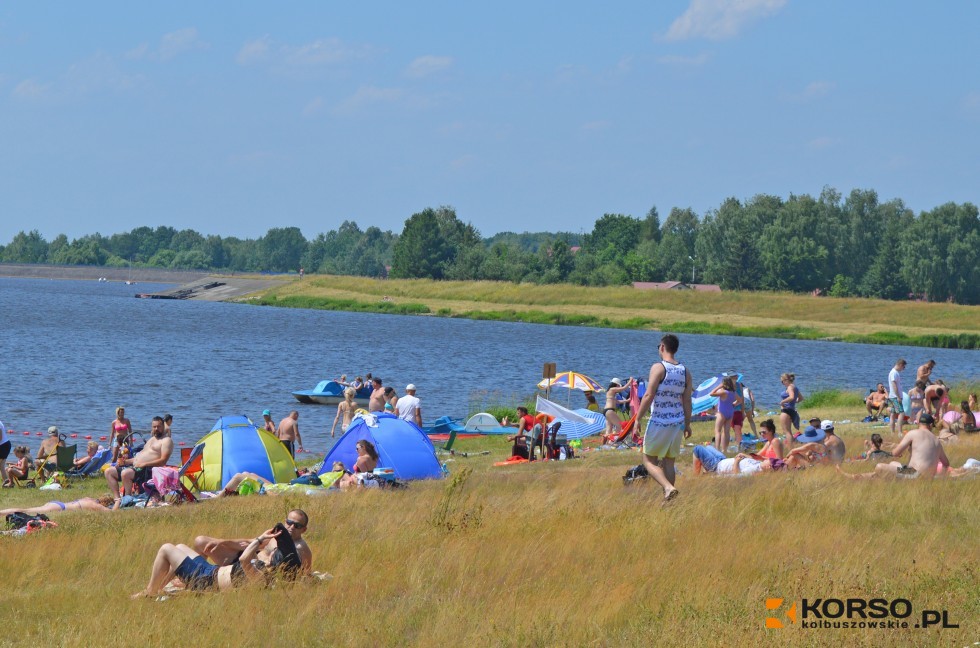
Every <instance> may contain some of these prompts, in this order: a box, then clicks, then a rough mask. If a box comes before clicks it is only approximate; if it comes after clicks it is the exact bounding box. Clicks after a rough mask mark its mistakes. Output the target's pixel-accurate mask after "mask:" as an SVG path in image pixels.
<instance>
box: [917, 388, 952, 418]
mask: <svg viewBox="0 0 980 648" xmlns="http://www.w3.org/2000/svg"><path fill="white" fill-rule="evenodd" d="M945 394H946V390H945V389H944V388H943V386H942V385H940V384H938V383H937V384H933V385H929V386H928V387H926V390H925V394H924V395H923V403H922V404H923V407H924V408H925V411H926V413H927V414H931V415H932V416H933V417H934V418H942V415H943V414H944V412H942V411H941V407H940V406H941V403H942V400H943V395H945Z"/></svg>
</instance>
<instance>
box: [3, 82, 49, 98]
mask: <svg viewBox="0 0 980 648" xmlns="http://www.w3.org/2000/svg"><path fill="white" fill-rule="evenodd" d="M50 89H51V85H50V84H47V83H38V82H37V81H35V80H34V79H24V80H23V81H21V82H20V83H18V84H17V85H16V86H14V89H13V90H12V91H11V93H10V94H12V95H13V96H15V97H17V98H19V99H39V98H41V97H43V96H45V95H46V94H47V93H48V90H50Z"/></svg>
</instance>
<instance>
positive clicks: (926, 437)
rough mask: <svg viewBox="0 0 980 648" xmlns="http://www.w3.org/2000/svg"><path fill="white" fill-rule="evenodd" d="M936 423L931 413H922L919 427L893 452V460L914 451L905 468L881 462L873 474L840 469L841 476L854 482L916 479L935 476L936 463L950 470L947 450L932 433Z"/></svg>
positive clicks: (894, 462)
mask: <svg viewBox="0 0 980 648" xmlns="http://www.w3.org/2000/svg"><path fill="white" fill-rule="evenodd" d="M935 424H936V421H935V419H933V418H932V415H931V414H925V413H923V414H921V415H920V416H919V427H917V428H915V429H912V430H909V432H908V433H907V434H906V435H905V437H904V438H903V439H902V440H901V441H899V443H898V445H896V446H895V449H894V450H892V456H893V457H901V456H902V455H903V454H905V451H906V450H911V456H910V457H909V462H908V463H907V464H904V465H903V464H901V463H899V462H897V461H892V462H889V463H880V464H878V465H877V466H875V471H874V472H873V473H864V474H860V475H849V474H847V473H845V472H843V471H840V467H838V468H837V470H838V471H840V472H841V474H842V475H845V476H847V477H850V478H851V479H871V478H873V477H896V476H897V477H905V478H906V479H915V478H916V477H919V476H921V475H924V476H926V477H935V475H936V466H937V464H938V465H942V467H943V470H945V469H946V468H949V459H948V458H947V457H946V452H945V450H943V444H942V443H940V442H939V439H938V438H937V437H936V435H935V434H933V433H932V428H933V426H934V425H935Z"/></svg>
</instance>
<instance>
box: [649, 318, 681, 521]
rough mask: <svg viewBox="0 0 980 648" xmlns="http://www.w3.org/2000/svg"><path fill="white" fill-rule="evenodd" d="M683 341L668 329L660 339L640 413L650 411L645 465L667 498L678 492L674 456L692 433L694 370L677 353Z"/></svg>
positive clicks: (666, 500)
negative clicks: (657, 353) (677, 356)
mask: <svg viewBox="0 0 980 648" xmlns="http://www.w3.org/2000/svg"><path fill="white" fill-rule="evenodd" d="M679 346H680V341H679V340H678V339H677V336H676V335H672V334H670V333H668V334H667V335H665V336H663V337H662V338H661V339H660V347H659V351H660V362H656V363H654V364H653V366H651V367H650V379H649V380H648V381H647V391H646V394H644V395H643V399H642V400H641V401H640V408H639V409H638V410H637V413H636V420H637V421H639V420H640V419H642V418H643V415H644V414H645V413H646V412H647V411H648V410H649V411H650V422H649V423H648V424H647V432H646V436H644V437H643V465H644V466H645V467H646V469H647V473H649V474H650V476H651V477H653V478H654V479H655V480H656V481H657V483H658V484H660V485H661V486H662V487H663V489H664V502H668V501H670V500H672V499H673V498H674V497H676V496H677V489H676V488H674V481H675V479H676V474H675V472H674V460H675V459H677V456H678V455H679V454H680V452H681V438H682V437H683V438H685V439H687V438H690V436H691V392H692V391H693V389H692V388H691V374H690V372H688V370H687V368H686V367H685V366H684V365H682V364H680V363H679V362H677V360H676V359H675V358H674V354H675V353H677V348H678V347H679Z"/></svg>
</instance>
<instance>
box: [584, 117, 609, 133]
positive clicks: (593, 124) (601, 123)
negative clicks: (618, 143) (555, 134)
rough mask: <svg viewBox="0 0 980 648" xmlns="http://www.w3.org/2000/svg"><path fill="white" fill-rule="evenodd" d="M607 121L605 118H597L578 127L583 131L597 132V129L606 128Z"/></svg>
mask: <svg viewBox="0 0 980 648" xmlns="http://www.w3.org/2000/svg"><path fill="white" fill-rule="evenodd" d="M609 125H610V124H609V122H608V121H607V120H605V119H598V120H596V121H590V122H585V123H584V124H582V125H581V126H580V127H579V128H580V129H581V130H582V132H583V133H597V132H599V131H604V130H608V128H609Z"/></svg>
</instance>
